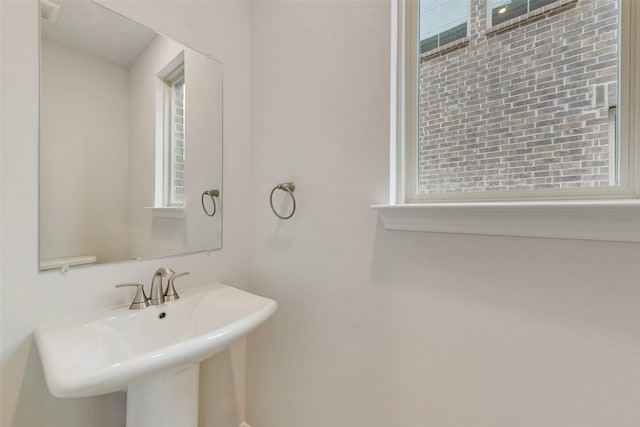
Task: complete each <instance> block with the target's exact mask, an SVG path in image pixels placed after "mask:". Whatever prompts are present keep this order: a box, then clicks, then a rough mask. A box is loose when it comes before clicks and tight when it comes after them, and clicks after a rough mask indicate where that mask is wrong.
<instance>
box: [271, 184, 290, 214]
mask: <svg viewBox="0 0 640 427" xmlns="http://www.w3.org/2000/svg"><path fill="white" fill-rule="evenodd" d="M276 190H282V191H286V192H287V193H289V196H291V201H292V202H293V209H292V210H291V213H290V214H289V215H286V216H284V215H280V214H279V213H278V212H277V211H276V209H275V208H274V207H273V193H275V191H276ZM295 190H296V184H295V183H294V182H293V181H291V182H283V183H281V184H278V185H276V186H275V187H273V190H271V194H270V195H269V204H270V205H271V210H272V211H273V213H274V214H275V215H276V216H277V217H278V218H280V219H289V218H291V217H292V216H293V214H294V213H296V198H295V196H294V195H293V192H294V191H295Z"/></svg>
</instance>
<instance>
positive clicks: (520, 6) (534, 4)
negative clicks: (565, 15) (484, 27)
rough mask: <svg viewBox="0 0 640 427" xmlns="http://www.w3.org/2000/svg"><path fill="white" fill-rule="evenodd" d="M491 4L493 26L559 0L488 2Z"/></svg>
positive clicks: (496, 0) (497, 0)
mask: <svg viewBox="0 0 640 427" xmlns="http://www.w3.org/2000/svg"><path fill="white" fill-rule="evenodd" d="M488 1H489V2H490V4H491V25H498V24H501V23H503V22H505V21H508V20H510V19H513V18H516V17H518V16H520V15H525V14H527V13H529V12H531V11H532V10H535V9H540V8H542V7H545V6H547V5H550V4H552V3H554V2H556V1H557V0H488Z"/></svg>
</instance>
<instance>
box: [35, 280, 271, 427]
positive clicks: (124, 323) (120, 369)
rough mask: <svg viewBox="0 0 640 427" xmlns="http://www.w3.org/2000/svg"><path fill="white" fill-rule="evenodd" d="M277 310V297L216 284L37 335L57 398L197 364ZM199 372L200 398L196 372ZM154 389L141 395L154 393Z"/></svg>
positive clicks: (106, 390) (111, 388) (63, 324)
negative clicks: (152, 391) (140, 307)
mask: <svg viewBox="0 0 640 427" xmlns="http://www.w3.org/2000/svg"><path fill="white" fill-rule="evenodd" d="M276 307H277V305H276V303H275V301H273V300H270V299H267V298H263V297H260V296H257V295H254V294H251V293H249V292H245V291H242V290H239V289H236V288H233V287H231V286H227V285H223V284H220V283H214V284H210V285H205V286H202V287H199V288H193V289H189V290H188V291H185V292H181V294H180V299H178V300H177V301H172V302H168V303H165V304H161V305H156V306H150V307H148V308H144V309H141V310H129V309H128V307H120V308H116V309H108V310H103V311H100V312H98V313H95V314H93V315H90V316H84V317H80V318H75V319H70V320H64V321H57V322H52V323H49V324H46V325H43V326H42V327H41V328H39V329H38V330H37V331H36V332H35V339H36V343H37V346H38V349H39V352H40V358H41V360H42V365H43V367H44V373H45V377H46V381H47V385H48V386H49V390H50V391H51V393H52V394H53V395H54V396H57V397H85V396H95V395H99V394H105V393H110V392H114V391H118V390H122V389H125V388H127V387H129V392H131V391H132V388H131V385H132V384H140V383H142V384H144V383H145V381H157V378H158V377H159V376H160V377H162V376H166V377H170V376H172V375H175V374H176V373H180V372H182V371H185V370H187V369H188V368H193V367H196V368H197V366H199V365H198V364H199V363H200V362H201V361H203V360H205V359H207V358H208V357H210V356H212V355H214V354H216V353H217V352H219V351H221V350H223V349H225V348H226V347H227V346H228V345H229V344H231V343H232V342H233V341H234V340H237V339H238V338H241V337H243V336H244V335H246V334H248V333H249V332H250V331H251V330H253V329H254V328H256V327H257V326H259V325H260V324H261V323H263V322H264V321H265V320H267V319H268V318H269V317H270V316H271V315H272V314H273V313H274V312H275V310H276ZM195 377H196V399H195V400H196V401H197V370H196V373H195ZM164 385H166V382H165V383H163V386H164ZM167 387H170V385H167ZM181 387H182V386H181ZM148 388H149V387H142V389H143V390H142V391H141V393H142V394H143V395H147V394H149V393H150V391H149V390H148ZM154 388H157V387H156V385H154ZM192 397H193V396H192ZM128 411H129V408H128ZM127 418H128V420H127V425H130V424H131V425H140V424H139V423H134V422H131V423H130V422H129V413H128V415H127ZM173 422H178V421H173ZM167 425H170V424H167ZM177 425H185V426H186V425H187V424H177Z"/></svg>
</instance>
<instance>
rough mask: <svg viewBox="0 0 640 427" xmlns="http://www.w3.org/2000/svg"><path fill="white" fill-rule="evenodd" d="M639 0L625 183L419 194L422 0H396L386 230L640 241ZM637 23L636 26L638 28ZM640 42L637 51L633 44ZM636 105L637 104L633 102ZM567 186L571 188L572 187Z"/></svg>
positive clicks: (627, 67) (630, 57) (632, 18)
mask: <svg viewBox="0 0 640 427" xmlns="http://www.w3.org/2000/svg"><path fill="white" fill-rule="evenodd" d="M639 3H640V2H635V1H633V0H622V1H621V7H622V10H623V13H621V15H620V16H621V18H622V20H621V35H622V42H621V48H622V49H624V51H623V52H621V67H620V85H619V86H620V93H621V95H622V96H621V98H622V99H620V105H621V106H626V108H620V109H619V110H618V111H619V112H620V113H621V114H620V116H621V117H620V122H619V129H618V135H619V137H620V159H621V161H620V169H621V173H620V185H619V186H618V187H613V188H612V187H609V188H606V189H598V188H585V189H583V188H578V189H558V190H553V191H542V190H540V191H531V192H515V191H510V192H503V193H498V192H491V193H472V194H467V193H455V194H444V195H436V197H423V196H422V195H420V197H418V195H417V192H416V184H415V183H416V182H417V179H415V173H416V172H415V170H416V168H415V167H414V168H413V169H414V172H411V168H410V167H409V165H411V164H413V165H416V164H417V162H416V149H417V143H416V141H417V123H416V121H417V111H418V107H417V105H418V99H417V98H418V97H417V94H418V91H417V84H418V83H417V82H418V78H417V77H418V76H417V72H418V71H417V70H418V67H417V64H418V63H417V61H418V55H417V54H415V53H416V52H417V46H418V43H419V40H418V29H417V25H418V19H417V18H416V17H417V16H419V15H418V0H394V1H392V46H391V51H392V55H391V56H392V66H391V78H392V81H391V94H392V96H391V107H392V112H391V117H390V119H391V135H390V136H391V141H392V143H391V152H390V157H391V174H390V200H389V203H388V204H383V205H374V206H372V207H373V208H374V209H376V210H378V212H379V214H380V216H381V219H382V221H383V223H384V225H385V227H386V228H387V229H390V230H407V231H411V230H413V231H434V232H453V233H473V234H497V235H509V236H535V237H558V238H575V239H594V240H615V241H640V199H639V194H638V189H640V176H639V175H640V174H639V173H637V171H639V170H640V168H639V167H638V165H639V164H640V161H639V154H640V150H638V148H637V145H638V143H640V141H639V140H640V135H639V134H640V107H639V106H638V104H640V102H639V101H637V100H639V99H640V82H638V80H639V79H638V78H631V77H632V76H640V54H639V53H638V52H637V50H638V47H639V46H640V28H638V27H639V25H638V24H640V4H639ZM632 24H636V25H632ZM633 47H636V49H635V50H633V49H632V48H633ZM634 100H635V102H632V101H634ZM565 190H566V191H565Z"/></svg>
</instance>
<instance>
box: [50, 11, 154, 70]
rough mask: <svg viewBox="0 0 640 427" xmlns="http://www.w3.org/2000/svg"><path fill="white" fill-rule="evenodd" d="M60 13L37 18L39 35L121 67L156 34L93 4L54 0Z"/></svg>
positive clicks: (131, 61)
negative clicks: (48, 18) (53, 17)
mask: <svg viewBox="0 0 640 427" xmlns="http://www.w3.org/2000/svg"><path fill="white" fill-rule="evenodd" d="M54 2H55V3H56V4H58V5H60V16H59V17H58V20H57V21H56V22H55V23H54V24H51V23H49V22H46V21H45V20H42V19H41V20H40V22H41V28H42V38H43V39H45V40H48V41H51V42H53V43H58V44H61V45H64V46H66V47H68V48H70V49H73V50H76V51H79V52H82V53H84V54H87V55H91V56H94V57H99V58H102V59H104V60H106V61H109V62H113V63H115V64H118V65H120V66H123V67H125V68H129V66H130V65H131V64H132V63H133V62H134V61H135V59H136V58H137V57H138V56H139V55H140V53H142V51H143V50H144V49H145V48H146V47H147V46H148V45H149V43H151V41H152V40H153V39H154V37H155V36H156V33H155V32H154V31H152V30H150V29H149V28H147V27H144V26H143V25H140V24H138V23H137V22H133V21H131V20H129V19H127V18H125V17H123V16H121V15H118V14H117V13H115V12H112V11H110V10H108V9H105V8H104V7H102V6H99V5H97V4H95V3H90V2H88V1H82V0H54Z"/></svg>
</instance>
